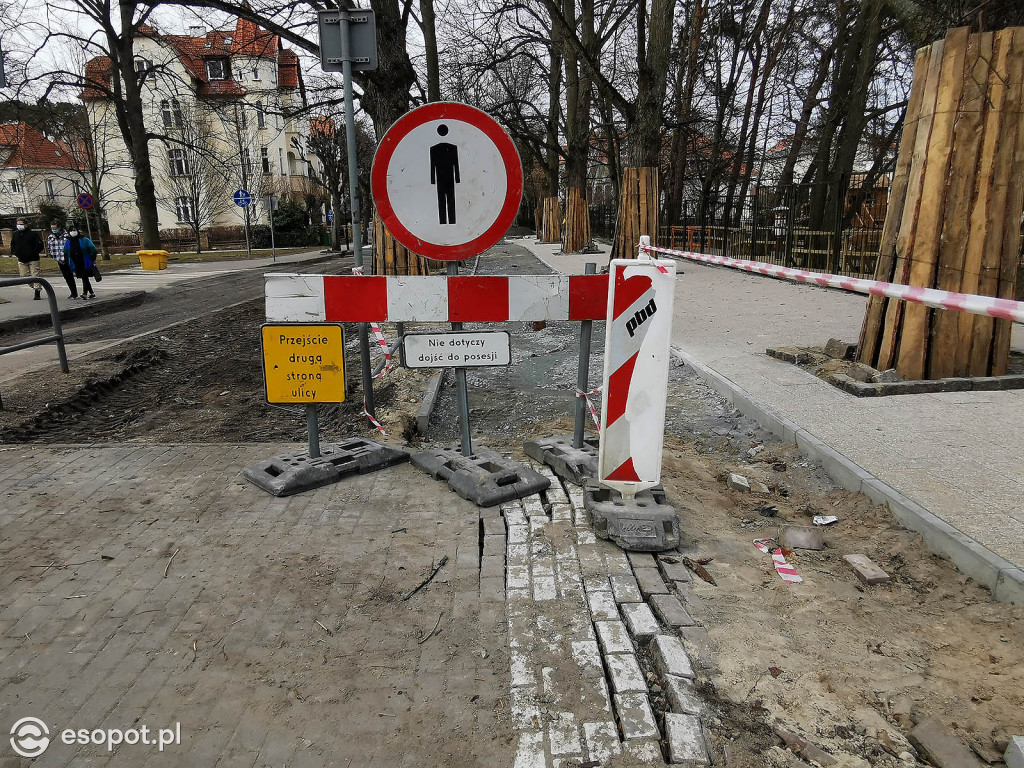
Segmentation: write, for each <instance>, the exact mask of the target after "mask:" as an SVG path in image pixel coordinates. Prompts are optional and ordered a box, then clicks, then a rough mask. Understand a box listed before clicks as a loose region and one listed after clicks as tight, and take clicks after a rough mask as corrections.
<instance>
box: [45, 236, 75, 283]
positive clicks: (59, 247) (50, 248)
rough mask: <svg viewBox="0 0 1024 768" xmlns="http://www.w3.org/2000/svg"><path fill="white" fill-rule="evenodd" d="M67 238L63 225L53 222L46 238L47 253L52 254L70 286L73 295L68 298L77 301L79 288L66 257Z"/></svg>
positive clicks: (51, 256)
mask: <svg viewBox="0 0 1024 768" xmlns="http://www.w3.org/2000/svg"><path fill="white" fill-rule="evenodd" d="M67 238H68V233H67V232H65V231H64V229H63V228H62V227H61V225H60V224H58V223H57V222H56V221H51V222H50V234H49V235H47V236H46V251H47V253H49V254H50V258H51V259H53V260H54V261H56V262H57V267H58V268H59V269H60V273H61V275H63V277H64V282H65V283H67V284H68V290H70V291H71V295H70V296H68V298H69V299H77V298H78V288H77V287H76V286H75V273H74V272H72V271H71V265H70V264H68V260H67V257H66V256H65V255H64V241H65V240H67Z"/></svg>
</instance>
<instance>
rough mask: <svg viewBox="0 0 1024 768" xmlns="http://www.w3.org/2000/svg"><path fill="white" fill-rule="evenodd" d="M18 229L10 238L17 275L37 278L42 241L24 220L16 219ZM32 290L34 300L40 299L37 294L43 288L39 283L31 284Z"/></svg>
mask: <svg viewBox="0 0 1024 768" xmlns="http://www.w3.org/2000/svg"><path fill="white" fill-rule="evenodd" d="M17 224H18V228H17V230H15V232H14V234H13V235H12V236H11V255H12V256H16V257H17V258H18V274H19V275H21V276H22V277H28V276H29V275H31V276H32V277H39V255H40V254H41V253H42V252H43V239H42V238H41V237H39V233H37V232H35V231H34V230H33V229H31V228H30V227H29V226H28V222H27V221H25V219H18V222H17ZM32 290H34V291H35V294H36V295H35V297H34V298H35V300H36V301H39V300H40V299H41V298H42V297H41V296H40V295H39V292H40V291H42V290H43V286H42V285H40V284H39V283H32Z"/></svg>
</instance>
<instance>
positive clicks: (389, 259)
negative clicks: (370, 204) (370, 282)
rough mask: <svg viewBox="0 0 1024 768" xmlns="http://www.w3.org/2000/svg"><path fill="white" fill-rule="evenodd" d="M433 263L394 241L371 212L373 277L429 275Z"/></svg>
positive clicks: (375, 214) (378, 217)
mask: <svg viewBox="0 0 1024 768" xmlns="http://www.w3.org/2000/svg"><path fill="white" fill-rule="evenodd" d="M433 263H434V262H433V261H432V260H431V259H425V258H424V257H422V256H420V255H418V254H415V253H413V252H412V251H410V250H409V249H408V248H406V247H405V246H404V245H402V244H401V243H400V242H398V241H397V240H395V238H394V237H392V236H391V233H390V232H388V230H387V227H385V226H384V222H382V221H381V219H380V216H378V215H377V212H376V211H374V212H373V274H374V275H429V274H430V269H431V265H432V264H433Z"/></svg>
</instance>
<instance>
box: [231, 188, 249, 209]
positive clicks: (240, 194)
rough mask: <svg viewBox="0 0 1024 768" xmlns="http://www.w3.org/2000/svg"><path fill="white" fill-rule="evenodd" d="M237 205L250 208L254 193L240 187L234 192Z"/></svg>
mask: <svg viewBox="0 0 1024 768" xmlns="http://www.w3.org/2000/svg"><path fill="white" fill-rule="evenodd" d="M233 199H234V201H235V205H237V206H238V207H239V208H248V207H249V203H251V202H252V195H250V194H249V193H248V192H246V191H245V190H244V189H240V190H238V191H237V192H235V194H234V198H233Z"/></svg>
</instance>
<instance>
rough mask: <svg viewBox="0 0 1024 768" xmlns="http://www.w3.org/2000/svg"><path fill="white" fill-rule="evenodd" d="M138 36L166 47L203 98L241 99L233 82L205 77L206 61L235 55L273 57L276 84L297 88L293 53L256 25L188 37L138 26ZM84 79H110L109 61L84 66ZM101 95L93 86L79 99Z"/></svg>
mask: <svg viewBox="0 0 1024 768" xmlns="http://www.w3.org/2000/svg"><path fill="white" fill-rule="evenodd" d="M139 34H140V35H141V36H143V37H152V38H154V39H157V40H161V41H163V42H166V43H167V44H168V45H170V46H171V47H172V48H173V49H174V51H175V53H177V54H178V58H179V59H180V60H181V63H182V66H184V67H185V69H186V71H187V72H188V73H189V74H190V75H191V76H192V77H193V78H195V79H196V80H197V81H199V82H198V84H199V93H200V94H201V95H203V96H241V95H244V94H245V92H246V91H245V89H244V88H243V87H242V86H241V85H239V84H238V82H237V81H235V80H209V79H208V77H207V74H206V60H207V59H229V60H230V59H231V58H233V57H235V56H254V57H263V58H273V57H275V56H276V57H277V69H278V85H279V86H280V87H282V88H298V87H299V80H300V77H301V75H300V73H299V57H298V56H297V55H296V54H295V53H294V52H293V51H285V50H284V49H282V48H281V39H280V38H279V37H278V36H277V35H275V34H272V33H271V32H268V31H267V30H265V29H263V28H262V27H260V26H259V25H257V24H254V23H253V22H251V21H246V20H245V19H238V21H237V22H236V24H235V29H234V31H233V32H232V31H230V30H228V31H224V30H213V31H211V32H208V33H207V34H206V35H205V36H204V37H191V36H188V35H162V34H160V33H159V32H157V31H156V30H155V29H153V28H152V27H148V26H145V25H143V26H142V27H139ZM85 74H86V80H87V81H91V82H96V83H107V82H109V80H110V59H109V58H107V57H105V56H101V57H98V58H95V59H92V60H91V61H89V62H88V63H87V64H86V66H85ZM105 95H106V94H105V93H104V92H103V91H102V90H100V89H98V88H95V87H92V88H90V87H88V86H87V87H86V88H85V90H84V91H83V93H82V98H83V99H89V98H94V99H96V98H104V97H105Z"/></svg>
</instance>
